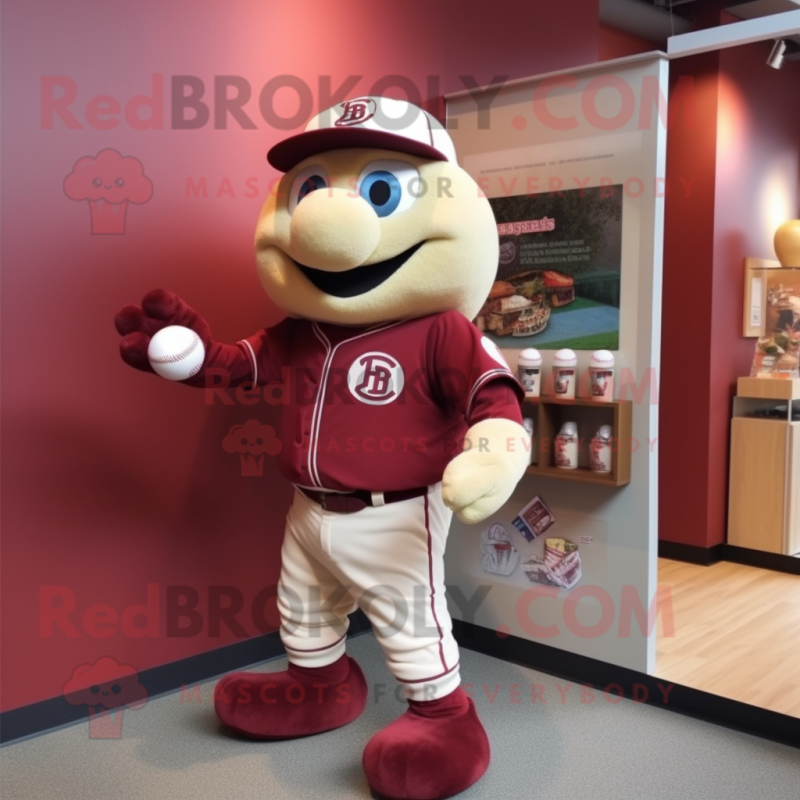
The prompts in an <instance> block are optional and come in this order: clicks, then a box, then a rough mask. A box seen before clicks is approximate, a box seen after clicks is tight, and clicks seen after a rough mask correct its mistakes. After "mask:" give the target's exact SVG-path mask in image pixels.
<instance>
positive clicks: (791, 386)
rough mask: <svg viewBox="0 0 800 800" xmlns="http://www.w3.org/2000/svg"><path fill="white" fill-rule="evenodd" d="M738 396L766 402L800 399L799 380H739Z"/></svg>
mask: <svg viewBox="0 0 800 800" xmlns="http://www.w3.org/2000/svg"><path fill="white" fill-rule="evenodd" d="M736 394H737V395H738V396H739V397H758V398H763V399H766V400H797V399H800V379H798V378H739V380H738V382H737V388H736Z"/></svg>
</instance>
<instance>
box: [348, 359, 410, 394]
mask: <svg viewBox="0 0 800 800" xmlns="http://www.w3.org/2000/svg"><path fill="white" fill-rule="evenodd" d="M404 383H405V375H404V373H403V368H402V367H401V366H400V363H399V362H398V361H397V359H395V358H392V356H390V355H388V354H387V353H377V352H373V353H364V355H363V356H359V357H358V358H357V359H356V360H355V361H354V362H353V363H352V364H351V365H350V369H349V370H348V372H347V388H348V389H349V390H350V394H352V395H353V397H355V398H356V400H360V401H361V402H362V403H366V404H367V405H370V406H383V405H386V404H387V403H391V402H392V401H394V400H397V398H398V397H399V396H400V392H402V391H403V384H404Z"/></svg>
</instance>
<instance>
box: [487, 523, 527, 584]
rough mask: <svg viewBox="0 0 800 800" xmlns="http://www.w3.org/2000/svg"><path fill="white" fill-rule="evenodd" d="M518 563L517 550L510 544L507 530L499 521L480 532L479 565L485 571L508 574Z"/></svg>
mask: <svg viewBox="0 0 800 800" xmlns="http://www.w3.org/2000/svg"><path fill="white" fill-rule="evenodd" d="M517 564H519V551H518V550H517V549H516V548H515V547H514V545H513V544H511V537H510V536H509V535H508V531H507V530H506V529H505V528H504V527H503V526H502V525H500V524H499V523H495V524H494V525H490V526H489V527H488V528H487V529H486V530H485V531H484V532H483V533H482V534H481V565H482V566H483V569H484V570H485V571H486V572H493V573H495V574H496V575H510V574H511V573H512V572H513V571H514V570H515V569H516V568H517Z"/></svg>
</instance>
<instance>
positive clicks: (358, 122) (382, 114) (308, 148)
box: [267, 97, 457, 172]
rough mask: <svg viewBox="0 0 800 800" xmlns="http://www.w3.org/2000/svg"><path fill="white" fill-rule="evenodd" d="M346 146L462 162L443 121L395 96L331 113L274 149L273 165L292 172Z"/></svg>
mask: <svg viewBox="0 0 800 800" xmlns="http://www.w3.org/2000/svg"><path fill="white" fill-rule="evenodd" d="M345 147H375V148H380V149H382V150H394V151H395V152H398V153H408V154H409V155H412V156H420V157H421V158H429V159H431V160H433V161H451V162H453V163H454V164H455V163H457V161H456V149H455V146H454V145H453V140H452V139H451V138H450V134H449V133H448V132H447V131H446V130H445V129H444V128H443V127H442V125H441V123H440V122H439V120H437V119H436V118H435V117H434V116H432V115H431V114H429V113H428V112H427V111H425V110H424V109H422V108H420V107H419V106H415V105H414V104H413V103H409V102H408V101H407V100H394V99H392V98H390V97H355V98H353V99H352V100H346V101H345V102H343V103H338V104H337V105H335V106H332V107H331V108H328V109H326V110H325V111H323V112H322V113H320V114H317V116H316V117H313V118H312V119H311V121H310V122H309V123H308V125H306V128H305V130H304V131H303V133H298V134H296V135H295V136H290V137H289V138H288V139H284V140H283V141H282V142H278V144H276V145H275V146H274V147H272V148H271V149H270V151H269V152H268V153H267V161H269V163H270V164H271V165H272V166H273V167H275V169H279V170H281V172H288V171H289V170H290V169H291V168H292V167H294V166H295V164H298V163H299V162H300V161H302V160H303V159H304V158H308V156H313V155H315V154H316V153H324V152H327V151H328V150H341V149H342V148H345Z"/></svg>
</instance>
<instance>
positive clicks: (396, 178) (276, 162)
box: [116, 97, 530, 800]
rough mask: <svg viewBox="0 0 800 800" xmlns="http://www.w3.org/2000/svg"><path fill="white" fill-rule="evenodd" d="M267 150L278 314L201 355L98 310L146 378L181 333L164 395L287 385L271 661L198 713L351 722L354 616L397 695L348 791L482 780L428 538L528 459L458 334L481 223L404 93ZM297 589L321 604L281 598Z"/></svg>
mask: <svg viewBox="0 0 800 800" xmlns="http://www.w3.org/2000/svg"><path fill="white" fill-rule="evenodd" d="M267 158H268V160H269V163H270V164H271V165H272V166H273V167H275V168H276V169H278V170H280V171H281V172H284V173H285V175H284V177H283V178H282V179H281V182H280V184H279V185H278V190H277V191H276V192H272V193H271V194H270V196H269V198H268V199H267V201H266V203H265V204H264V207H263V209H262V211H261V215H260V217H259V220H258V226H257V228H256V236H255V245H256V254H257V262H258V273H259V276H260V279H261V283H262V284H263V287H264V290H265V291H266V293H267V295H268V296H269V298H270V299H271V300H272V301H273V303H275V304H276V305H277V306H278V307H279V308H280V309H281V310H283V311H285V312H286V314H287V317H286V319H285V320H283V321H282V322H280V323H279V324H277V325H275V326H274V327H272V328H269V329H267V330H261V331H258V332H257V333H255V334H253V335H252V336H250V337H248V338H246V339H242V340H241V341H240V342H238V343H236V344H223V343H220V342H217V341H215V340H214V339H213V338H212V336H211V332H210V330H209V326H208V324H207V323H206V322H205V320H204V319H203V318H202V317H201V316H200V315H199V314H198V313H197V312H195V311H194V310H192V309H191V308H189V306H188V305H187V304H186V303H184V302H183V301H182V300H181V299H180V298H178V297H177V296H176V295H174V294H171V293H169V292H166V291H162V290H156V291H152V292H150V293H149V294H147V295H146V296H145V298H144V300H143V301H142V305H141V306H126V307H125V308H123V309H122V310H121V311H120V312H119V313H118V315H117V317H116V327H117V330H118V332H119V333H120V335H121V336H122V337H123V338H122V340H121V342H120V350H121V354H122V358H123V360H124V361H125V362H126V363H127V364H129V365H130V366H132V367H135V368H137V369H140V370H144V371H149V372H153V371H154V370H153V367H152V365H151V363H150V360H149V359H148V347H149V344H150V340H151V337H153V336H154V335H155V334H157V333H158V332H159V331H160V330H161V329H163V328H166V327H168V326H181V327H183V328H184V329H186V328H188V329H189V331H194V332H195V333H196V334H197V336H198V337H199V339H200V341H201V342H202V345H203V348H204V358H203V360H202V363H198V365H197V366H196V367H195V371H194V374H193V375H191V376H190V377H186V376H184V377H185V378H186V379H184V380H182V382H183V383H186V384H188V385H189V386H196V387H203V386H204V385H205V383H206V370H208V369H212V368H213V370H214V374H215V376H219V374H220V370H224V371H226V373H227V374H228V375H229V376H230V384H229V385H230V386H237V385H240V384H255V385H259V386H263V385H265V384H268V383H280V382H281V381H282V380H284V379H285V377H286V374H290V375H291V386H292V387H293V391H295V392H296V393H297V394H302V398H300V397H292V398H291V402H290V403H289V404H287V405H283V406H281V413H282V418H281V421H280V431H279V438H280V440H281V442H282V445H283V446H282V449H281V453H280V456H279V459H280V467H281V471H282V473H283V474H284V475H285V476H286V477H287V478H288V479H289V480H290V481H291V482H292V483H293V484H294V486H295V495H294V501H293V504H292V507H291V509H290V511H289V514H288V517H287V520H286V529H285V535H284V540H283V549H282V571H281V577H280V583H279V596H278V608H279V611H280V616H281V629H280V634H281V640H282V642H283V644H284V646H285V648H286V653H287V655H288V661H289V664H288V670H287V671H285V672H279V673H274V672H269V673H241V672H240V673H233V674H231V675H228V676H226V677H224V678H223V679H222V680H221V681H220V682H219V684H218V685H217V688H216V691H215V706H216V711H217V714H218V716H219V718H220V719H221V720H222V721H223V722H224V723H225V724H226V725H227V726H228V727H230V728H231V729H233V730H234V731H237V732H238V733H240V734H242V735H245V736H248V737H251V738H255V739H284V738H291V737H297V736H306V735H309V734H316V733H320V732H322V731H328V730H332V729H334V728H339V727H341V726H343V725H346V724H347V723H349V722H352V721H353V720H355V719H356V718H357V717H358V716H359V715H360V714H361V713H362V711H363V710H364V707H365V703H366V699H367V685H366V682H365V680H364V676H363V673H362V671H361V669H360V668H359V666H358V664H357V663H356V662H355V661H354V660H353V659H352V658H349V657H348V656H347V655H346V653H345V644H346V636H347V627H348V614H350V613H351V612H353V611H354V610H355V609H356V608H357V607H360V608H362V609H363V611H364V612H365V613H366V615H367V617H368V618H369V620H370V621H371V623H372V625H373V628H374V631H375V635H376V638H377V640H378V642H379V643H380V645H381V647H382V649H383V651H384V653H385V655H386V660H387V665H388V668H389V670H390V671H391V673H392V675H394V677H395V678H396V679H397V680H398V681H399V682H400V684H401V685H402V687H403V689H404V692H405V695H406V697H407V699H408V704H409V707H408V709H407V710H406V711H405V713H403V714H402V716H400V717H399V719H397V720H395V721H394V722H393V723H392V724H391V725H389V726H388V727H387V728H385V729H384V730H382V731H380V732H378V733H377V734H376V735H375V736H374V737H373V738H372V739H371V741H370V742H369V743H368V744H367V747H366V749H365V751H364V754H363V766H364V771H365V773H366V775H367V779H368V781H369V784H370V786H371V788H372V789H373V790H374V791H376V792H377V793H379V794H381V795H384V796H386V797H390V798H417V799H418V800H423V799H430V800H432V799H433V798H441V797H449V796H451V795H453V794H457V793H458V792H460V791H462V790H464V789H466V788H467V787H468V786H470V785H472V784H473V783H475V781H477V780H478V779H479V778H480V777H481V776H482V775H483V774H484V772H485V771H486V769H487V767H488V764H489V741H488V738H487V736H486V732H485V731H484V728H483V726H482V725H481V722H480V720H479V719H478V715H477V713H476V710H475V706H474V704H473V701H472V699H471V698H470V697H468V696H467V694H466V693H465V692H464V691H463V690H462V689H461V688H460V677H459V668H458V664H459V653H458V647H457V645H456V642H455V640H454V638H453V635H452V632H451V627H452V625H451V620H450V616H449V614H448V611H447V604H446V600H445V585H444V561H443V554H444V548H445V542H446V540H447V534H448V528H449V525H450V520H451V517H452V514H453V512H455V514H456V515H457V516H458V518H459V519H461V520H462V521H464V522H467V523H473V522H478V521H480V520H483V519H485V518H486V517H488V516H489V515H490V514H492V513H493V512H495V511H497V509H498V508H500V507H501V506H502V505H503V504H504V503H505V502H506V500H508V498H509V496H510V495H511V492H512V491H513V489H514V487H515V486H516V484H517V482H518V481H519V479H520V478H521V477H522V475H523V473H524V472H525V469H526V467H527V464H528V454H529V447H530V437H529V436H528V433H527V432H526V431H525V429H524V428H523V426H522V419H521V413H520V403H521V399H522V397H523V393H522V390H521V387H520V386H519V384H518V383H517V381H516V379H515V377H514V375H513V374H512V373H511V371H510V370H509V368H508V365H507V364H506V362H505V360H504V359H503V356H502V354H501V353H500V351H499V350H498V348H497V347H496V346H495V345H494V344H493V343H492V342H491V341H489V340H488V339H487V338H485V337H483V336H482V334H481V333H480V331H479V330H478V329H477V328H476V327H475V326H474V325H473V324H472V322H471V321H470V320H472V319H473V318H474V317H475V315H476V314H477V312H478V310H479V309H480V308H481V306H482V305H483V304H484V302H485V301H486V298H487V296H488V295H489V292H490V289H491V287H492V284H493V281H494V277H495V273H496V269H497V263H498V237H497V228H496V225H495V220H494V217H493V215H492V211H491V208H490V206H489V202H488V200H487V199H486V198H485V197H484V196H483V194H482V192H481V191H480V190H479V189H478V186H477V185H476V183H475V182H474V181H473V180H472V178H471V177H470V176H469V175H468V174H467V173H466V172H465V171H464V170H462V169H461V168H460V167H459V166H458V163H457V161H456V154H455V150H454V147H453V143H452V140H451V139H450V136H449V134H448V133H447V131H446V130H445V129H444V128H443V127H442V125H441V124H439V122H438V121H437V120H436V119H435V118H434V117H433V116H431V115H430V114H428V113H427V112H426V111H424V110H422V109H420V108H417V107H416V106H414V105H411V104H409V103H407V102H405V101H399V100H390V99H387V98H380V97H360V98H357V99H353V100H350V101H347V102H344V103H341V104H339V105H337V106H335V107H334V108H332V109H328V110H327V111H325V112H323V113H322V114H320V115H318V116H317V117H315V118H314V119H312V120H311V122H310V123H309V124H308V126H307V127H306V129H305V130H304V131H303V132H302V133H299V134H297V135H294V136H292V137H290V138H288V139H286V140H284V141H282V142H280V143H278V144H277V145H275V146H274V147H273V148H272V149H271V150H270V152H269V154H268V156H267ZM184 333H188V332H187V331H184ZM190 335H191V334H190ZM184 346H185V345H184ZM151 356H152V352H151ZM179 356H180V353H177V354H175V358H176V359H177V358H179ZM287 370H288V372H287ZM296 376H299V377H298V380H295V377H296ZM173 377H174V376H173ZM215 380H218V377H216V378H215ZM215 385H218V383H217V384H215ZM301 400H302V401H301ZM387 441H388V442H389V444H387ZM367 442H370V444H371V446H370V447H369V448H367V447H362V444H363V445H366V443H367ZM390 445H391V446H390ZM309 587H314V589H315V597H320V596H321V597H322V598H324V599H325V602H324V603H320V602H319V601H317V602H316V603H312V602H310V601H307V600H302V599H301V598H308V597H309V594H310V592H309ZM404 610H405V613H403V611H404Z"/></svg>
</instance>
